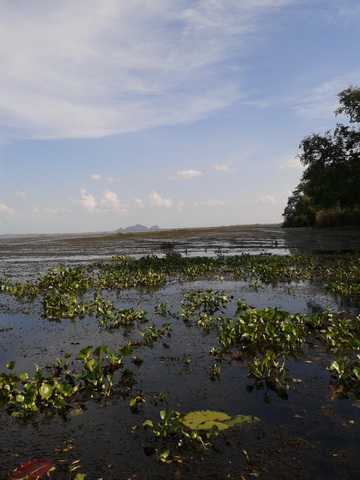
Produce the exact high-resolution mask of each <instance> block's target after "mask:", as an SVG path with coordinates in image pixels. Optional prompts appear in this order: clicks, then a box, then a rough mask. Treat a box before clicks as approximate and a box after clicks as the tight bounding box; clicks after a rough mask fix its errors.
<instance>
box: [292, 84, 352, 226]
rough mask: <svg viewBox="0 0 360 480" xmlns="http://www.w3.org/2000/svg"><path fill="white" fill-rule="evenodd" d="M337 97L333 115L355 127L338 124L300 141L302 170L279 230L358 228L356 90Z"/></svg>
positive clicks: (349, 89) (299, 156)
mask: <svg viewBox="0 0 360 480" xmlns="http://www.w3.org/2000/svg"><path fill="white" fill-rule="evenodd" d="M338 98H339V107H338V108H337V110H336V111H335V114H336V115H339V114H345V115H347V116H348V118H349V123H355V124H356V125H355V126H353V125H344V124H341V123H338V124H336V127H335V129H334V130H333V131H330V130H329V131H327V132H325V134H323V135H319V134H311V135H309V136H307V137H305V138H304V139H303V140H302V141H301V143H300V146H299V148H300V154H299V155H298V158H299V159H300V161H301V163H302V164H303V165H304V167H306V168H305V170H304V172H303V175H302V177H301V180H300V183H299V185H298V186H297V188H296V189H295V190H294V192H293V193H292V195H291V196H290V197H289V199H288V203H287V206H286V207H285V210H284V213H283V217H284V223H283V227H308V226H315V225H316V226H343V225H360V125H359V123H360V87H358V86H350V87H349V88H347V89H345V90H343V91H342V92H340V93H339V94H338Z"/></svg>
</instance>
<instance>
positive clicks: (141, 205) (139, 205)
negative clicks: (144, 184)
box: [134, 198, 144, 208]
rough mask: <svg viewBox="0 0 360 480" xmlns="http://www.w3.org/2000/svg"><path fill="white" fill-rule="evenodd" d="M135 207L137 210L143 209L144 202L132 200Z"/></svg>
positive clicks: (136, 199)
mask: <svg viewBox="0 0 360 480" xmlns="http://www.w3.org/2000/svg"><path fill="white" fill-rule="evenodd" d="M134 202H135V205H136V206H137V207H139V208H144V202H143V201H142V200H141V199H140V198H134Z"/></svg>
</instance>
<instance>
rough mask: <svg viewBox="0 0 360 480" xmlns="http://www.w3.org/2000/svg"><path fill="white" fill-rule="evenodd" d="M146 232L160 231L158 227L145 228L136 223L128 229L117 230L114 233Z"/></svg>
mask: <svg viewBox="0 0 360 480" xmlns="http://www.w3.org/2000/svg"><path fill="white" fill-rule="evenodd" d="M147 230H160V228H159V226H158V225H153V226H152V227H150V228H149V227H145V225H141V224H140V223H137V224H136V225H131V226H130V227H126V228H118V229H117V230H115V231H116V232H146V231H147Z"/></svg>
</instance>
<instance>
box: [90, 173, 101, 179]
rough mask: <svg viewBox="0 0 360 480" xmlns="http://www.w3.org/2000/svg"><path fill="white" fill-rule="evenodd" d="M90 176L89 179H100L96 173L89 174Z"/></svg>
mask: <svg viewBox="0 0 360 480" xmlns="http://www.w3.org/2000/svg"><path fill="white" fill-rule="evenodd" d="M90 178H91V180H100V179H101V175H99V174H98V173H94V174H93V175H90Z"/></svg>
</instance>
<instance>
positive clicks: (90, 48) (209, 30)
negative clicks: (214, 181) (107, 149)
mask: <svg viewBox="0 0 360 480" xmlns="http://www.w3.org/2000/svg"><path fill="white" fill-rule="evenodd" d="M289 1H290V0H252V1H251V2H248V1H246V0H239V1H237V2H234V1H233V0H223V1H222V2H214V1H209V0H200V1H198V2H192V3H189V2H187V1H185V0H179V1H177V2H168V1H165V0H153V1H152V2H149V1H148V0H133V1H131V2H119V1H118V0H107V1H106V2H101V1H95V2H91V7H89V3H88V2H87V1H85V0H77V1H76V2H69V1H65V2H55V3H48V4H47V3H44V2H42V1H39V0H34V1H32V2H31V3H26V2H21V4H19V3H17V2H2V3H1V5H0V42H1V44H2V45H6V48H4V49H2V50H1V53H0V68H1V72H2V97H1V100H0V120H1V123H2V124H3V125H4V126H5V128H6V130H7V132H8V134H9V135H10V136H13V137H19V136H20V137H27V138H64V137H101V136H106V135H112V134H116V133H122V132H129V131H134V130H141V129H144V128H147V127H152V126H158V125H166V124H175V123H179V122H185V121H192V120H195V119H198V118H200V117H201V116H203V115H206V114H207V113H208V112H211V111H213V110H214V109H219V108H222V107H224V106H227V105H229V104H231V103H232V102H234V101H235V100H237V99H238V98H239V97H241V96H242V95H243V93H242V92H241V90H240V88H241V82H240V83H239V76H238V74H237V75H232V76H231V75H225V74H224V73H226V71H228V72H230V70H231V67H232V63H233V62H232V58H233V55H234V52H236V54H237V55H239V54H240V55H241V52H246V45H247V42H249V41H251V38H252V36H254V35H255V34H256V32H257V30H258V29H259V28H261V22H257V20H258V17H259V16H260V15H262V14H263V13H264V12H267V11H268V10H269V9H272V8H276V7H279V6H281V5H284V4H286V3H289ZM140 11H141V15H139V12H140ZM29 39H31V40H30V41H29ZM219 62H221V63H222V65H223V68H222V69H220V73H217V72H219V70H218V69H216V68H215V66H216V65H217V64H218V63H219ZM239 85H240V87H239Z"/></svg>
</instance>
